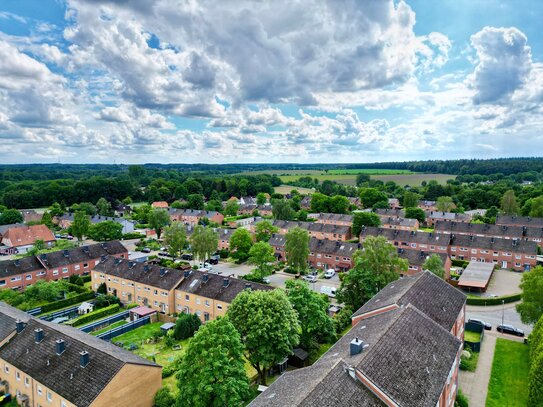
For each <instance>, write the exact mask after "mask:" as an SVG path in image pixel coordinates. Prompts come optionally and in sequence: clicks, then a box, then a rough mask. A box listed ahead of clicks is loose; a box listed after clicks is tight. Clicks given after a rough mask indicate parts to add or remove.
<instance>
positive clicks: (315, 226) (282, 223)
mask: <svg viewBox="0 0 543 407" xmlns="http://www.w3.org/2000/svg"><path fill="white" fill-rule="evenodd" d="M273 226H275V227H276V228H278V229H279V230H278V233H280V234H287V233H288V231H289V230H290V229H294V228H296V227H299V228H302V229H305V230H307V231H308V233H309V236H311V237H314V238H316V239H321V240H322V239H328V240H340V241H347V240H350V239H351V228H350V227H349V226H337V225H330V224H323V223H313V222H297V221H288V220H274V221H273Z"/></svg>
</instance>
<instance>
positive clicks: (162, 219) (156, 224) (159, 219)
mask: <svg viewBox="0 0 543 407" xmlns="http://www.w3.org/2000/svg"><path fill="white" fill-rule="evenodd" d="M147 219H148V222H149V226H150V227H151V229H153V230H154V231H155V232H156V235H157V237H158V238H159V239H160V235H161V233H162V228H164V227H165V226H167V225H168V224H169V223H170V215H169V214H168V211H167V210H165V209H159V208H155V209H152V210H151V211H150V212H149V214H148V217H147Z"/></svg>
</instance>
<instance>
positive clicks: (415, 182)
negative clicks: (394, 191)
mask: <svg viewBox="0 0 543 407" xmlns="http://www.w3.org/2000/svg"><path fill="white" fill-rule="evenodd" d="M303 176H310V177H311V178H316V179H318V180H319V181H320V182H322V181H325V180H330V181H336V182H338V183H340V184H346V185H356V175H355V174H350V175H349V174H323V173H319V174H305V175H304V174H288V175H280V176H279V177H280V178H281V180H282V181H283V182H293V181H297V180H298V179H299V178H300V177H303ZM454 178H455V177H454V175H447V174H422V173H412V174H388V175H372V176H371V179H376V180H380V181H383V182H388V181H394V182H395V183H397V184H398V185H400V186H402V187H403V186H405V185H409V186H420V185H421V183H422V181H426V182H428V181H432V180H435V181H437V182H438V183H440V184H445V183H446V182H447V180H448V179H454Z"/></svg>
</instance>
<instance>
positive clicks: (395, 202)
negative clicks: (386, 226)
mask: <svg viewBox="0 0 543 407" xmlns="http://www.w3.org/2000/svg"><path fill="white" fill-rule="evenodd" d="M388 207H389V208H390V209H401V207H402V205H401V204H400V200H399V199H398V198H388Z"/></svg>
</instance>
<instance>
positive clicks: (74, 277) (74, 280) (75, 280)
mask: <svg viewBox="0 0 543 407" xmlns="http://www.w3.org/2000/svg"><path fill="white" fill-rule="evenodd" d="M68 282H69V283H70V284H74V285H79V286H83V285H84V284H85V282H84V281H83V278H81V276H78V275H77V274H72V275H71V276H70V278H69V279H68Z"/></svg>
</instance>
